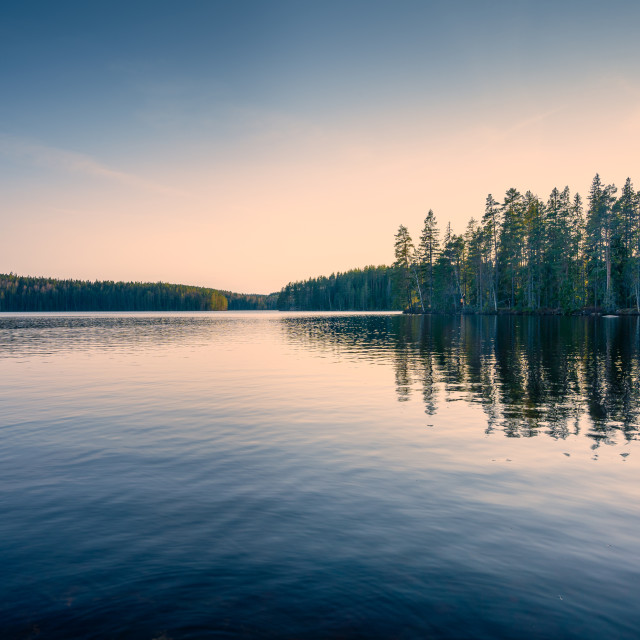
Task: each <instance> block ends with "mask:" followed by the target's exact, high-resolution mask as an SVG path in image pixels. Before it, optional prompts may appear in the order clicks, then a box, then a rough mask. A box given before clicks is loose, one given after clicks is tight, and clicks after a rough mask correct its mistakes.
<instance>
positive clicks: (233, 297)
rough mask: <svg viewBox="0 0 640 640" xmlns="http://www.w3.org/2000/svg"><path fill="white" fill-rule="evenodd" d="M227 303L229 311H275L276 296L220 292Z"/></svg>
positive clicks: (272, 294) (275, 294) (273, 294)
mask: <svg viewBox="0 0 640 640" xmlns="http://www.w3.org/2000/svg"><path fill="white" fill-rule="evenodd" d="M220 293H222V294H223V295H224V296H225V298H226V299H227V301H228V303H229V307H228V308H229V311H253V310H261V311H265V310H268V309H276V308H277V302H278V294H277V293H270V294H268V295H265V294H261V293H234V292H233V291H220Z"/></svg>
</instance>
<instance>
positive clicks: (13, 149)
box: [0, 134, 187, 196]
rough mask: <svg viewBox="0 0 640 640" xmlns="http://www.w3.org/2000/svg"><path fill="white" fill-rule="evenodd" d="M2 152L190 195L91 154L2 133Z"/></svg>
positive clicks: (162, 191)
mask: <svg viewBox="0 0 640 640" xmlns="http://www.w3.org/2000/svg"><path fill="white" fill-rule="evenodd" d="M0 153H1V154H3V155H5V156H7V157H9V158H13V159H18V158H19V159H22V160H26V161H27V162H29V163H31V164H33V165H36V166H40V167H46V168H48V169H54V170H58V171H59V170H62V171H65V172H67V173H76V174H83V175H86V176H92V177H96V178H102V179H104V180H110V181H115V182H119V183H120V184H124V185H127V186H130V187H135V188H137V189H143V190H145V191H152V192H154V193H160V194H164V195H174V196H176V195H177V196H185V195H187V194H186V193H184V192H183V191H180V190H178V189H174V188H172V187H167V186H165V185H162V184H159V183H157V182H154V181H152V180H147V179H145V178H141V177H140V176H137V175H134V174H131V173H127V172H124V171H119V170H117V169H114V168H112V167H109V166H107V165H105V164H103V163H102V162H100V161H99V160H96V159H95V158H93V157H92V156H90V155H87V154H83V153H78V152H76V151H69V150H68V149H60V148H57V147H49V146H46V145H43V144H40V143H37V142H33V141H31V140H26V139H23V138H18V137H15V136H9V135H4V134H0Z"/></svg>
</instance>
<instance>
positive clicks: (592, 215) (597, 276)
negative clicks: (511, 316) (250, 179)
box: [278, 174, 640, 314]
mask: <svg viewBox="0 0 640 640" xmlns="http://www.w3.org/2000/svg"><path fill="white" fill-rule="evenodd" d="M616 193H617V189H616V187H615V185H613V184H609V185H605V184H603V183H602V181H601V180H600V176H599V175H597V174H596V176H595V177H594V179H593V182H592V184H591V188H590V191H589V195H588V198H587V207H586V211H585V208H584V205H583V201H582V198H581V197H580V194H577V193H576V194H575V196H573V197H572V196H571V193H570V191H569V188H568V187H565V188H564V189H562V190H560V189H558V188H554V189H553V191H552V192H551V194H550V195H549V198H548V199H547V201H546V202H544V201H543V200H541V199H540V198H539V197H538V196H536V195H534V194H533V193H532V192H531V191H527V192H526V193H524V194H522V193H521V192H519V191H518V190H516V189H514V188H511V189H508V190H507V192H506V193H505V196H504V199H503V201H502V202H498V201H497V200H495V199H494V198H493V196H492V195H491V194H489V195H488V196H487V199H486V203H485V208H484V213H483V215H482V217H481V219H480V221H477V220H476V219H474V218H471V220H470V221H469V223H468V225H467V228H466V231H465V232H464V233H462V234H460V235H456V234H454V233H452V232H451V227H450V225H447V227H446V230H445V232H444V236H443V238H442V240H440V230H439V229H438V225H437V221H436V217H435V215H434V213H433V211H432V210H429V212H428V214H427V216H426V218H425V220H424V226H423V228H422V232H421V234H420V238H419V241H418V243H417V246H416V244H414V242H413V240H412V238H411V235H410V233H409V231H408V229H407V228H406V227H405V226H404V225H400V228H399V229H398V232H397V234H396V236H395V262H394V264H393V265H392V266H391V267H367V268H366V269H364V270H359V269H356V270H354V271H349V272H347V273H343V274H337V275H332V276H331V277H329V278H314V279H310V280H307V281H304V282H294V283H289V284H288V285H287V286H286V287H284V289H283V290H282V291H281V293H280V295H279V297H278V308H279V309H326V310H346V309H362V310H377V309H403V310H405V311H407V312H413V313H429V312H440V313H553V314H578V313H613V312H622V313H638V312H639V311H640V194H639V193H636V192H635V191H634V188H633V185H632V183H631V180H630V179H629V178H627V180H626V182H625V184H624V186H623V187H622V190H621V192H620V195H619V196H618V197H617V198H616Z"/></svg>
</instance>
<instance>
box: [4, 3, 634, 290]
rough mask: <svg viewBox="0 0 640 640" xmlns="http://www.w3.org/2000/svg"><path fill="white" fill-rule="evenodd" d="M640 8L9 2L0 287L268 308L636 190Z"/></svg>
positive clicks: (611, 5)
mask: <svg viewBox="0 0 640 640" xmlns="http://www.w3.org/2000/svg"><path fill="white" fill-rule="evenodd" d="M639 35H640V2H637V0H634V1H625V2H622V1H615V0H614V1H610V2H608V3H606V4H605V3H603V2H590V1H589V0H579V1H578V0H576V1H575V2H572V1H568V2H563V1H561V0H560V1H556V2H548V1H546V0H536V1H535V2H533V1H531V2H530V1H528V0H522V1H518V0H509V1H508V2H507V1H504V2H502V1H497V2H481V1H479V0H474V1H455V0H448V1H444V2H432V1H428V0H424V1H422V2H413V1H390V2H374V1H368V2H349V1H347V0H342V1H341V2H326V1H324V2H305V1H303V0H298V1H292V2H275V1H273V2H270V1H267V0H263V1H259V2H243V1H241V0H229V1H219V0H217V1H216V0H211V1H207V2H205V1H202V2H196V1H190V2H177V1H176V2H167V1H159V0H149V1H136V0H129V1H127V2H116V1H114V0H109V1H91V2H87V1H86V0H83V1H81V2H67V1H65V0H60V1H58V2H50V1H47V2H5V3H2V8H0V91H1V96H0V222H1V224H2V247H1V250H0V272H3V273H7V272H9V271H13V272H14V273H18V274H20V275H34V276H36V275H46V276H54V277H65V278H66V277H71V278H81V279H113V280H145V281H158V280H163V281H168V282H180V283H186V284H197V285H206V286H212V287H217V288H221V289H231V290H234V291H242V292H259V293H268V292H270V291H275V290H278V289H280V288H281V287H282V286H283V285H284V284H286V283H287V282H288V281H291V280H298V279H303V278H307V277H310V276H317V275H329V274H330V273H331V272H333V271H342V270H346V269H349V268H352V267H362V266H365V265H368V264H382V263H386V264H389V263H390V262H392V261H393V236H394V234H395V232H396V230H397V228H398V225H399V224H400V223H403V224H405V225H407V226H408V227H409V229H410V231H411V232H412V233H413V235H414V238H417V236H418V235H419V231H420V228H421V226H422V221H423V219H424V217H425V215H426V212H427V211H428V209H429V208H433V209H434V211H435V214H436V217H437V220H438V223H439V225H440V227H441V228H444V227H445V226H446V224H447V222H451V225H452V227H453V230H454V231H456V232H461V231H463V230H464V228H465V226H466V224H467V221H468V220H469V218H470V217H472V216H474V217H476V219H478V218H480V217H481V216H482V213H483V210H484V201H485V198H486V195H487V193H489V192H490V193H492V194H493V195H494V197H496V199H498V200H501V199H502V197H503V195H504V192H505V191H506V189H508V188H509V187H511V186H514V187H516V188H518V189H520V190H521V191H526V190H527V189H531V190H532V191H533V192H534V193H537V194H538V195H539V196H541V197H543V198H545V199H546V197H547V196H548V194H549V192H550V191H551V189H552V188H553V187H554V186H558V187H560V188H562V187H564V186H565V185H569V187H570V188H571V190H572V192H574V191H576V190H577V191H580V193H581V194H582V195H583V196H586V193H587V190H588V187H589V185H590V183H591V180H592V178H593V176H594V174H595V173H596V172H599V173H600V175H601V177H602V179H603V180H604V181H605V182H608V183H609V182H613V183H615V184H616V185H618V186H621V185H622V184H623V182H624V180H625V179H626V177H627V176H630V177H631V179H632V180H635V181H636V187H639V186H640V37H639Z"/></svg>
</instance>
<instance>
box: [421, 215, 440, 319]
mask: <svg viewBox="0 0 640 640" xmlns="http://www.w3.org/2000/svg"><path fill="white" fill-rule="evenodd" d="M439 235H440V231H439V230H438V226H437V224H436V217H435V215H434V213H433V210H432V209H429V212H428V213H427V217H426V218H425V219H424V227H423V228H422V235H421V236H420V245H419V249H418V254H419V260H420V271H421V275H422V281H423V282H424V284H425V286H424V291H425V293H426V298H427V308H428V309H431V308H432V307H433V267H434V265H435V262H436V259H437V257H438V252H439V250H440V242H439V240H438V237H439Z"/></svg>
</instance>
